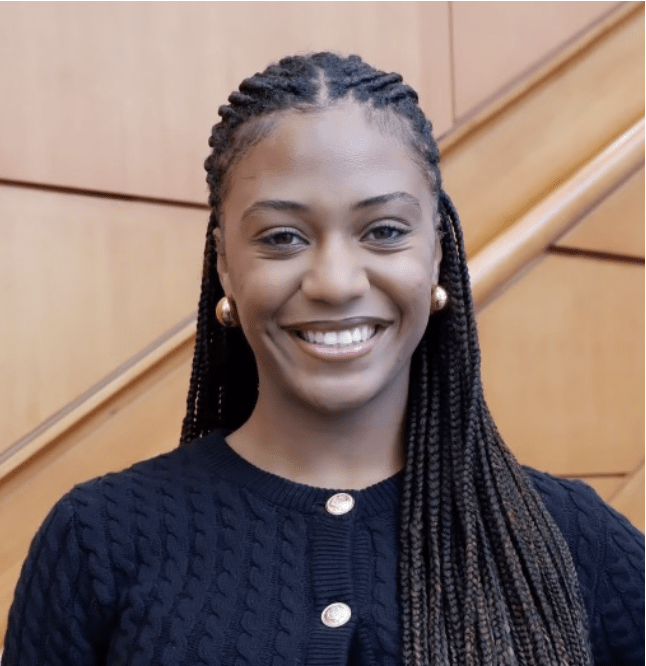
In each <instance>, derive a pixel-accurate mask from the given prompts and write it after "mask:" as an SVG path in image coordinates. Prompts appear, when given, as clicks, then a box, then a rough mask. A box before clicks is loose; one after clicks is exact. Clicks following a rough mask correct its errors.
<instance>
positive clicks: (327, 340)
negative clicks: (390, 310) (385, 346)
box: [296, 326, 377, 347]
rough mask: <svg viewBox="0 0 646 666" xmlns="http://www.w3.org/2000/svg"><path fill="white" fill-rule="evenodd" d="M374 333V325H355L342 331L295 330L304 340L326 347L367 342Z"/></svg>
mask: <svg viewBox="0 0 646 666" xmlns="http://www.w3.org/2000/svg"><path fill="white" fill-rule="evenodd" d="M376 333H377V327H376V326H355V327H354V328H348V329H345V330H342V331H314V330H312V331H309V330H306V331H296V335H298V337H299V338H301V339H302V340H305V342H309V343H310V344H317V345H324V346H326V347H350V346H353V345H357V344H360V343H362V342H367V341H368V340H370V338H372V337H374V336H375V334H376Z"/></svg>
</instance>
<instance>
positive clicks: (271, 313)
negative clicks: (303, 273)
mask: <svg viewBox="0 0 646 666" xmlns="http://www.w3.org/2000/svg"><path fill="white" fill-rule="evenodd" d="M289 263H290V262H285V261H267V262H264V261H263V262H260V263H258V262H257V261H249V262H245V263H242V264H240V265H239V266H238V267H236V270H235V271H233V272H232V275H231V278H232V288H233V296H234V298H235V299H236V304H237V306H238V313H239V315H240V319H241V322H242V325H243V329H246V330H249V331H251V330H252V329H254V328H260V327H262V326H263V324H264V323H265V322H266V321H267V319H270V318H273V317H275V316H277V315H278V314H279V312H280V308H281V307H282V305H283V304H284V303H285V302H286V301H287V300H288V299H289V298H290V297H291V296H292V295H293V294H294V293H295V292H296V291H297V290H298V288H299V285H300V278H299V273H298V271H297V270H296V269H295V268H294V267H291V266H289Z"/></svg>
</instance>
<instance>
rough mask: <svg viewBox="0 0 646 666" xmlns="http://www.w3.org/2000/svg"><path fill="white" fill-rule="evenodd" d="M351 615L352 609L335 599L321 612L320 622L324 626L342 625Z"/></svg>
mask: <svg viewBox="0 0 646 666" xmlns="http://www.w3.org/2000/svg"><path fill="white" fill-rule="evenodd" d="M351 617H352V611H351V610H350V606H348V605H347V604H343V603H341V602H340V601H337V602H335V603H333V604H330V605H329V606H327V607H326V608H324V609H323V612H322V613H321V622H323V624H324V625H325V626H326V627H332V628H333V629H334V628H336V627H342V626H343V625H344V624H346V622H349V620H350V618H351Z"/></svg>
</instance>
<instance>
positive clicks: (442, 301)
mask: <svg viewBox="0 0 646 666" xmlns="http://www.w3.org/2000/svg"><path fill="white" fill-rule="evenodd" d="M448 302H449V294H448V293H447V291H446V289H445V288H444V287H441V286H440V285H439V284H435V285H433V288H432V289H431V312H439V311H440V310H443V309H444V308H445V307H446V304H447V303H448Z"/></svg>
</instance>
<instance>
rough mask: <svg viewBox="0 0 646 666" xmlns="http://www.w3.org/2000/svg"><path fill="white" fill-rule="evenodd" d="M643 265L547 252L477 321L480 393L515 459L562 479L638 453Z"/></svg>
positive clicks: (620, 466) (628, 461)
mask: <svg viewBox="0 0 646 666" xmlns="http://www.w3.org/2000/svg"><path fill="white" fill-rule="evenodd" d="M643 302H644V268H643V266H637V265H632V264H623V263H619V262H609V261H596V260H591V259H585V258H580V257H563V256H549V255H548V256H547V257H546V258H544V259H543V260H542V261H541V262H540V263H539V264H538V265H536V266H535V267H534V268H533V269H531V270H530V271H529V272H527V273H525V274H524V275H522V276H519V280H518V281H517V282H516V283H515V284H514V285H513V286H511V287H510V288H509V289H508V290H507V291H506V292H505V293H504V294H502V295H501V296H500V297H499V298H498V299H496V300H495V301H493V303H491V304H490V305H489V306H488V307H486V308H485V309H484V310H483V311H482V312H481V313H480V314H479V317H478V323H479V328H480V341H481V346H482V372H483V381H484V387H485V396H486V397H487V400H488V402H489V405H490V407H491V411H492V413H493V416H494V418H495V419H496V423H497V424H498V426H499V428H500V430H501V433H502V435H503V437H504V438H505V440H506V442H507V443H508V445H509V446H510V448H511V449H512V450H513V451H514V452H515V453H516V455H517V456H518V458H519V459H520V460H521V461H522V462H523V463H526V464H528V465H530V466H533V467H536V468H538V469H549V470H550V471H551V472H553V473H556V474H561V475H565V476H577V475H580V474H584V475H595V474H599V473H625V472H626V471H627V470H630V469H632V468H633V467H634V466H635V465H636V464H637V463H638V462H639V461H640V460H641V459H642V457H643V436H644V416H643V404H644V381H643V367H644V343H643V340H644V317H643V311H642V304H643Z"/></svg>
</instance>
